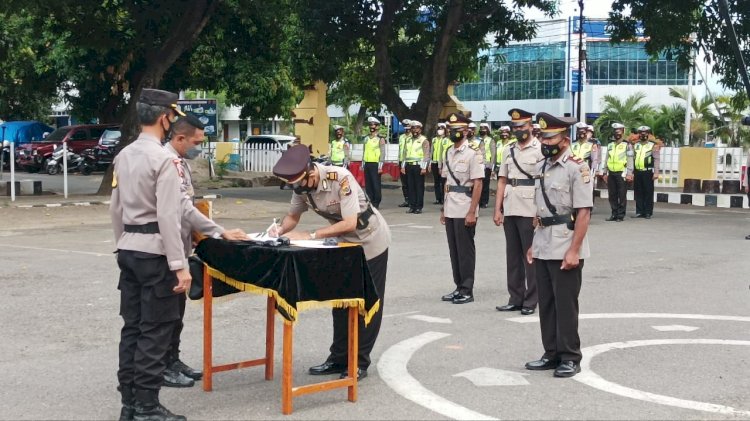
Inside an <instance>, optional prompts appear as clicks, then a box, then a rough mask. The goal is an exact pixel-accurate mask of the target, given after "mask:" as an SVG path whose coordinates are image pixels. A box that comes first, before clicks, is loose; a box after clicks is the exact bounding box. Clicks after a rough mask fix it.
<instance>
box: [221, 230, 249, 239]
mask: <svg viewBox="0 0 750 421" xmlns="http://www.w3.org/2000/svg"><path fill="white" fill-rule="evenodd" d="M221 238H223V239H225V240H229V241H243V240H247V234H246V233H245V231H242V230H241V229H239V228H235V229H231V230H226V231H224V233H222V234H221Z"/></svg>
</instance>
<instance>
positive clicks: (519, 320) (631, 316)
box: [505, 313, 750, 323]
mask: <svg viewBox="0 0 750 421" xmlns="http://www.w3.org/2000/svg"><path fill="white" fill-rule="evenodd" d="M578 319H693V320H721V321H727V322H750V317H743V316H718V315H709V314H670V313H592V314H581V315H579V316H578ZM505 320H507V321H509V322H516V323H539V318H538V317H532V318H529V317H525V316H524V317H511V318H509V319H505Z"/></svg>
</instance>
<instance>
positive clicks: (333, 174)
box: [326, 172, 339, 181]
mask: <svg viewBox="0 0 750 421" xmlns="http://www.w3.org/2000/svg"><path fill="white" fill-rule="evenodd" d="M326 179H328V180H331V181H337V180H338V179H339V173H337V172H327V173H326Z"/></svg>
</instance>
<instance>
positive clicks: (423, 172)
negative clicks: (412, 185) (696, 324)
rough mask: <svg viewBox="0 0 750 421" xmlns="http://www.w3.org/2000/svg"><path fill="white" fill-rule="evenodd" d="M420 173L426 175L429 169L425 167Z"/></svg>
mask: <svg viewBox="0 0 750 421" xmlns="http://www.w3.org/2000/svg"><path fill="white" fill-rule="evenodd" d="M419 174H420V175H425V174H427V170H424V169H423V170H422V171H420V172H419Z"/></svg>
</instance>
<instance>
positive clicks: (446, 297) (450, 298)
mask: <svg viewBox="0 0 750 421" xmlns="http://www.w3.org/2000/svg"><path fill="white" fill-rule="evenodd" d="M748 237H750V235H748ZM456 295H459V294H458V290H455V291H453V292H451V293H450V294H445V295H443V296H442V297H440V299H441V300H443V301H453V297H455V296H456Z"/></svg>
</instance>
